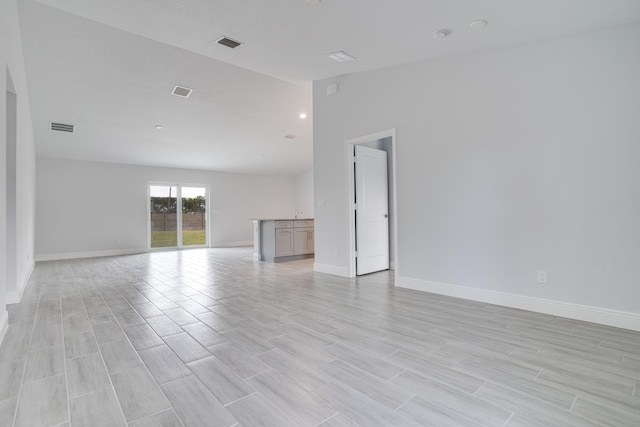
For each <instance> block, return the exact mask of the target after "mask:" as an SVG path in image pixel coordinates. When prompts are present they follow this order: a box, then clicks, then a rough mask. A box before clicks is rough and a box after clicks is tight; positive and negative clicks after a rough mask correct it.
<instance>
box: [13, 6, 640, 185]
mask: <svg viewBox="0 0 640 427" xmlns="http://www.w3.org/2000/svg"><path fill="white" fill-rule="evenodd" d="M18 3H19V8H20V18H21V27H22V34H23V45H24V51H25V62H26V67H27V79H28V84H29V92H30V94H29V96H30V100H31V107H32V113H33V120H34V132H35V138H36V147H37V152H38V155H39V156H44V157H60V158H72V159H81V160H94V161H106V162H115V163H129V164H142V165H154V166H172V167H183V168H192V169H206V170H219V171H229V172H243V173H264V174H274V175H287V176H295V175H298V174H300V173H302V172H305V171H306V170H309V169H310V168H311V167H312V162H313V160H312V151H313V150H312V144H313V132H312V122H313V114H312V111H311V109H312V105H311V104H312V101H311V89H310V87H311V82H312V81H313V80H317V79H322V78H327V77H332V76H336V75H341V74H347V73H353V72H359V71H365V70H370V69H375V68H381V67H386V66H391V65H396V64H400V63H408V62H414V61H419V60H425V59H431V58H437V57H443V56H449V55H455V54H460V53H466V52H472V51H479V50H483V49H490V48H495V47H499V46H506V45H513V44H518V43H525V42H531V41H536V40H542V39H548V38H553V37H559V36H563V35H568V34H574V33H579V32H586V31H592V30H597V29H600V28H607V27H612V26H618V25H624V24H628V23H632V22H637V21H640V1H638V0H394V1H391V0H324V1H322V2H321V3H320V4H318V5H311V4H308V3H307V2H306V1H305V0H268V1H265V0H227V1H221V0H217V1H216V0H110V1H104V0H39V1H37V2H36V1H33V0H18ZM475 19H485V20H487V21H489V26H487V27H486V28H484V29H481V30H472V29H471V28H470V27H469V22H470V21H472V20H475ZM439 29H446V30H449V31H450V32H451V34H450V36H449V37H447V38H446V39H444V40H434V39H433V37H432V33H433V32H434V31H435V30H439ZM223 35H224V36H228V37H231V38H233V39H236V40H239V41H242V42H244V43H245V45H243V46H241V47H239V48H237V49H235V50H231V49H229V48H226V47H224V46H220V45H217V44H216V43H215V41H216V40H217V39H218V38H219V37H220V36H223ZM338 50H344V51H346V52H348V53H350V54H351V55H353V56H355V57H356V58H357V60H356V61H353V62H348V63H336V62H334V61H332V60H331V59H329V58H327V57H326V54H327V53H330V52H334V51H338ZM176 84H180V85H184V86H187V87H190V88H193V89H194V91H193V94H192V95H191V97H190V98H188V99H182V98H177V97H175V96H172V95H170V91H171V90H172V89H173V87H174V85H176ZM300 112H306V113H308V114H309V117H308V118H307V119H305V120H301V119H299V118H298V114H299V113H300ZM49 121H61V122H65V123H72V124H75V125H76V126H77V128H76V129H77V131H76V133H75V134H64V133H55V132H51V131H49V130H48V122H49ZM156 124H161V125H162V126H163V129H162V130H160V131H159V130H156V129H155V128H154V125H156ZM286 134H295V135H296V136H297V137H296V138H295V139H293V140H290V139H286V138H284V135H286Z"/></svg>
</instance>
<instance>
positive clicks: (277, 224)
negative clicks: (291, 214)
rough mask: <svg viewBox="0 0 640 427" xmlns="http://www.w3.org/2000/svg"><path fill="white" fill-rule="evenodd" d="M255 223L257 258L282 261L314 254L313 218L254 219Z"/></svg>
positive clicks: (255, 251)
mask: <svg viewBox="0 0 640 427" xmlns="http://www.w3.org/2000/svg"><path fill="white" fill-rule="evenodd" d="M254 224H255V225H254V233H255V235H254V251H253V253H254V258H255V259H257V260H260V261H270V262H282V261H292V260H295V259H302V258H308V257H310V256H313V252H314V231H313V220H312V219H291V220H288V219H283V220H254Z"/></svg>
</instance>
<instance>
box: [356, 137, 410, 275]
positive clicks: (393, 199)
mask: <svg viewBox="0 0 640 427" xmlns="http://www.w3.org/2000/svg"><path fill="white" fill-rule="evenodd" d="M384 138H391V170H390V171H387V176H389V175H390V176H391V180H392V183H393V185H392V187H391V188H392V190H393V191H392V194H390V195H389V196H390V197H389V202H390V203H391V207H392V210H393V213H391V212H390V216H391V221H389V231H390V232H392V235H393V239H389V244H390V245H391V248H390V249H391V250H390V254H391V253H392V254H393V263H391V262H390V263H389V268H390V269H391V270H394V274H395V276H396V277H397V276H398V264H399V262H398V261H399V256H398V220H397V218H398V204H397V198H398V191H397V188H398V180H397V169H398V168H397V167H396V164H397V157H398V156H397V149H396V147H397V145H396V144H397V140H396V128H391V129H387V130H383V131H379V132H375V133H371V134H368V135H363V136H359V137H357V138H351V139H348V140H346V141H345V150H346V156H345V159H346V168H347V174H346V176H347V218H348V221H347V224H348V239H349V241H348V247H347V248H348V249H347V250H348V257H349V259H348V263H347V277H356V215H355V203H354V199H355V191H356V186H355V171H354V170H353V161H354V155H353V150H354V147H355V146H356V145H359V144H365V143H368V142H372V141H377V140H379V139H384ZM388 182H389V178H387V185H388Z"/></svg>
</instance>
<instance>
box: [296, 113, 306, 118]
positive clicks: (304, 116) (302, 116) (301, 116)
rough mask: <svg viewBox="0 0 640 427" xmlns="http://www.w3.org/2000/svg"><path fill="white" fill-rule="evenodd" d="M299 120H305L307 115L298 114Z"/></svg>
mask: <svg viewBox="0 0 640 427" xmlns="http://www.w3.org/2000/svg"><path fill="white" fill-rule="evenodd" d="M298 117H300V118H301V119H306V118H307V113H300V115H299V116H298Z"/></svg>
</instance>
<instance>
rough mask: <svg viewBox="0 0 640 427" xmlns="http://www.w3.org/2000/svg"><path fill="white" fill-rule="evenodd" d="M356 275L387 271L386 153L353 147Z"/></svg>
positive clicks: (387, 201) (387, 210)
mask: <svg viewBox="0 0 640 427" xmlns="http://www.w3.org/2000/svg"><path fill="white" fill-rule="evenodd" d="M355 158H356V166H355V180H356V182H355V186H356V252H357V254H358V255H357V262H356V274H357V275H361V274H367V273H373V272H374V271H381V270H387V269H389V200H388V199H389V196H388V183H387V182H388V181H387V153H386V152H385V151H382V150H376V149H373V148H368V147H363V146H361V145H356V146H355Z"/></svg>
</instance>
